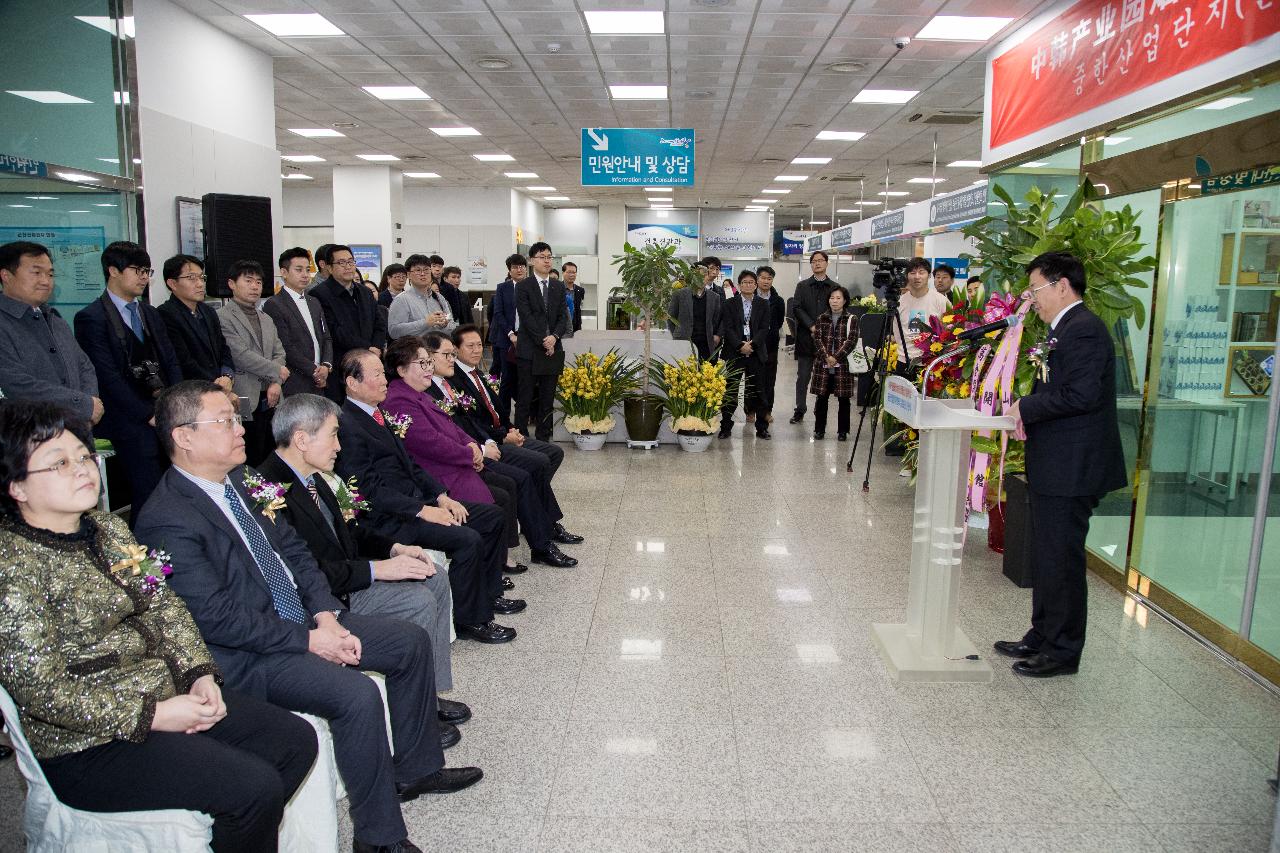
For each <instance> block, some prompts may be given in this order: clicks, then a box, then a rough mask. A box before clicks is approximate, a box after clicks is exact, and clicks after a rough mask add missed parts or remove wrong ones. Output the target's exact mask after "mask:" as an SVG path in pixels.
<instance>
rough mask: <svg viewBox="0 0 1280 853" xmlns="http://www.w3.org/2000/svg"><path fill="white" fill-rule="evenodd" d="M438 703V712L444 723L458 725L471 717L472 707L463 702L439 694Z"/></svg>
mask: <svg viewBox="0 0 1280 853" xmlns="http://www.w3.org/2000/svg"><path fill="white" fill-rule="evenodd" d="M436 704H437V705H438V706H439V711H438V714H439V717H440V722H442V723H453V724H454V725H455V726H456V725H457V724H458V723H465V722H466V721H467V720H469V719H471V709H470V708H468V707H467V706H466V705H464V704H463V703H461V702H455V701H453V700H452V699H442V698H440V697H439V696H437V697H436Z"/></svg>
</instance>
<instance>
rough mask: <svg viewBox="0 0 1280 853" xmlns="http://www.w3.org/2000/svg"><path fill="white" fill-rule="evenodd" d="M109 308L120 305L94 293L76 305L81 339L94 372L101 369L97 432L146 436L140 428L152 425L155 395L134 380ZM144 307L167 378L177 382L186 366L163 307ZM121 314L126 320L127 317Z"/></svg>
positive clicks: (117, 437) (120, 437) (137, 437)
mask: <svg viewBox="0 0 1280 853" xmlns="http://www.w3.org/2000/svg"><path fill="white" fill-rule="evenodd" d="M108 309H109V310H111V311H115V310H116V306H115V304H114V303H112V302H110V301H109V300H103V299H95V300H94V301H93V302H90V303H89V304H88V305H86V306H85V307H83V308H81V309H80V310H79V311H77V312H76V317H75V326H76V342H77V343H79V344H80V348H81V349H82V350H84V352H85V355H87V356H89V360H90V361H92V362H93V369H94V372H95V373H97V374H98V397H99V398H100V399H101V400H102V408H103V410H104V414H103V415H102V420H101V421H99V422H98V425H97V426H96V427H94V433H95V434H96V435H99V436H101V437H102V438H107V439H110V440H111V441H113V442H119V441H127V442H136V441H139V440H145V439H142V438H141V436H140V434H139V433H140V431H141V432H146V430H149V429H150V427H148V426H147V421H148V420H149V419H150V418H151V415H152V413H153V412H154V411H155V400H154V399H153V398H151V397H147V396H144V395H143V393H142V392H141V391H139V390H138V388H137V386H136V385H135V384H134V381H133V378H132V375H131V374H130V372H129V352H128V349H127V347H126V346H122V345H121V344H120V339H119V337H118V336H117V335H116V333H115V326H114V325H113V324H112V322H111V320H110V319H109V318H108V317H107V310H108ZM139 313H140V314H141V315H142V323H143V326H144V328H145V330H146V331H145V333H146V334H147V335H149V336H150V338H151V345H152V346H153V347H154V348H155V352H156V361H157V363H158V364H159V365H160V376H161V378H162V379H163V380H164V384H165V385H166V386H168V385H176V384H177V383H179V382H181V381H182V369H181V368H180V367H179V366H178V356H177V354H176V353H174V351H173V344H171V343H170V342H169V332H168V330H167V329H166V328H165V324H164V320H163V319H161V317H160V312H159V311H157V310H156V309H155V308H153V307H151V306H150V305H147V304H146V303H142V305H141V308H140V311H139ZM118 316H119V315H118V314H117V317H118ZM120 319H121V322H123V318H120ZM125 334H126V336H127V338H130V337H132V335H133V333H132V332H129V331H128V327H127V326H126V327H125ZM127 338H126V340H127Z"/></svg>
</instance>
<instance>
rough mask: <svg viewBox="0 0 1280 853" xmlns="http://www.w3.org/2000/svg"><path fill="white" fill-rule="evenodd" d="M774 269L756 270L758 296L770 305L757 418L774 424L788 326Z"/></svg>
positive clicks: (784, 305) (766, 267)
mask: <svg viewBox="0 0 1280 853" xmlns="http://www.w3.org/2000/svg"><path fill="white" fill-rule="evenodd" d="M774 275H775V274H774V271H773V267H768V266H765V267H760V268H759V269H757V270H756V283H757V286H758V289H757V290H756V295H757V296H758V297H759V298H760V299H763V300H765V301H766V302H768V303H769V331H768V333H766V334H765V336H764V344H765V362H764V368H763V369H762V370H761V371H760V389H759V394H760V410H759V411H758V412H757V413H756V417H757V418H764V419H765V422H766V423H769V424H771V423H773V393H774V388H775V386H777V384H778V350H779V345H780V344H781V342H782V339H781V336H782V327H783V326H785V325H786V324H787V303H786V302H785V301H784V300H783V298H782V297H781V296H779V295H778V291H776V290H774V289H773V279H774Z"/></svg>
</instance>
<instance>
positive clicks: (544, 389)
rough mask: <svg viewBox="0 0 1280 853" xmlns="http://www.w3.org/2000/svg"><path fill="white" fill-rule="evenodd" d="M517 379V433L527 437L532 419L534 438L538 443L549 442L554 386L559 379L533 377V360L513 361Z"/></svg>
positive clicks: (544, 374) (553, 406)
mask: <svg viewBox="0 0 1280 853" xmlns="http://www.w3.org/2000/svg"><path fill="white" fill-rule="evenodd" d="M516 375H517V377H518V378H517V380H516V381H517V388H516V418H515V425H516V429H518V430H520V432H522V433H524V434H525V435H529V434H530V427H529V421H530V419H532V420H533V422H534V426H533V435H535V436H536V437H537V438H538V440H539V441H550V440H551V426H552V421H551V417H552V414H553V412H554V409H555V404H556V382H558V381H559V379H560V377H559V376H558V375H556V374H554V373H534V372H533V359H529V358H519V359H516Z"/></svg>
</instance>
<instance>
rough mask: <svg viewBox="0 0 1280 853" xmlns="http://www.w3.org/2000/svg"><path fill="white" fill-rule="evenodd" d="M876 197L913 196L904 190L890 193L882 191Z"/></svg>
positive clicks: (890, 191)
mask: <svg viewBox="0 0 1280 853" xmlns="http://www.w3.org/2000/svg"><path fill="white" fill-rule="evenodd" d="M876 195H883V196H893V197H897V196H904V195H911V193H908V192H903V191H902V190H889V191H888V192H885V191H883V190H881V191H880V192H878V193H876Z"/></svg>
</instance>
